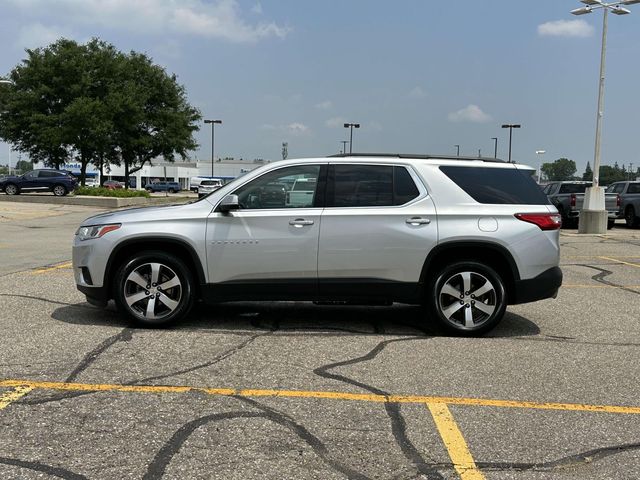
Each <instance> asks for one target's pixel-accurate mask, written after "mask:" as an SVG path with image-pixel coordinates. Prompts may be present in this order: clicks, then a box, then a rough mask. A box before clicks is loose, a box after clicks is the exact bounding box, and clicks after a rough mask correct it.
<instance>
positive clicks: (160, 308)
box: [113, 250, 195, 327]
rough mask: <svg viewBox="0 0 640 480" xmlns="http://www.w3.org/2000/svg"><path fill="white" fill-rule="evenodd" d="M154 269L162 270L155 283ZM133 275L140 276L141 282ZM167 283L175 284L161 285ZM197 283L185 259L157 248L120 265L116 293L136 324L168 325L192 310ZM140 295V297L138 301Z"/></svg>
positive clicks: (121, 305)
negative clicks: (145, 283) (153, 280)
mask: <svg viewBox="0 0 640 480" xmlns="http://www.w3.org/2000/svg"><path fill="white" fill-rule="evenodd" d="M154 265H159V267H154ZM154 268H157V272H158V273H157V274H156V275H157V277H158V281H157V282H156V284H155V285H154V284H153V283H152V275H153V273H152V272H153V269H154ZM136 274H137V275H139V277H137V276H136ZM132 278H137V280H138V281H136V280H134V279H132ZM176 279H177V284H175V283H176ZM142 281H144V282H148V283H147V285H142V284H141V283H140V282H142ZM144 282H143V283H144ZM167 284H170V285H172V286H171V287H170V288H164V289H163V288H160V287H162V285H167ZM173 284H175V285H173ZM194 285H195V284H194V281H193V277H192V276H191V273H190V271H189V268H188V267H187V265H185V263H184V262H183V261H182V260H180V259H179V258H178V257H175V256H173V255H170V254H167V253H164V252H161V251H155V250H154V251H149V252H142V253H139V254H137V255H134V256H133V257H131V258H129V259H128V260H127V261H125V262H124V263H123V264H122V265H121V266H120V267H119V268H118V270H117V272H116V275H115V278H114V284H113V292H114V298H115V301H116V305H117V306H118V310H119V311H120V312H122V313H124V314H125V315H126V316H127V317H128V318H129V319H130V320H131V321H133V323H134V324H136V325H138V326H142V327H165V326H168V325H171V324H172V323H175V322H177V321H178V320H180V319H182V318H184V317H185V316H186V315H187V314H188V313H189V311H190V310H191V308H192V307H193V303H194V298H195V291H194V289H195V286H194ZM154 296H155V298H154ZM138 297H140V298H139V299H138V300H136V298H138ZM165 302H166V303H165ZM169 302H171V303H169ZM150 303H152V305H151V307H149V304H150ZM150 308H151V310H150ZM149 312H151V314H149Z"/></svg>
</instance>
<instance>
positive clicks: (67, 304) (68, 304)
mask: <svg viewBox="0 0 640 480" xmlns="http://www.w3.org/2000/svg"><path fill="white" fill-rule="evenodd" d="M0 297H14V298H26V299H27V300H40V301H41V302H46V303H53V304H54V305H64V306H65V307H77V308H86V309H88V310H95V309H94V308H91V307H89V306H88V305H87V304H86V303H68V302H59V301H57V300H51V299H49V298H44V297H38V296H35V295H19V294H17V293H0Z"/></svg>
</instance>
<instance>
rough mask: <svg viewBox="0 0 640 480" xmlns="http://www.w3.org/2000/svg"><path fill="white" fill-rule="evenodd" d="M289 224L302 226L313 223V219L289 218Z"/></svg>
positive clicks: (297, 226)
mask: <svg viewBox="0 0 640 480" xmlns="http://www.w3.org/2000/svg"><path fill="white" fill-rule="evenodd" d="M289 225H291V226H293V227H296V228H302V227H304V226H305V225H313V220H305V219H304V218H296V219H295V220H289Z"/></svg>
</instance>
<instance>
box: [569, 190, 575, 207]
mask: <svg viewBox="0 0 640 480" xmlns="http://www.w3.org/2000/svg"><path fill="white" fill-rule="evenodd" d="M569 202H570V205H571V206H572V207H575V206H576V194H575V193H572V194H571V197H570V198H569Z"/></svg>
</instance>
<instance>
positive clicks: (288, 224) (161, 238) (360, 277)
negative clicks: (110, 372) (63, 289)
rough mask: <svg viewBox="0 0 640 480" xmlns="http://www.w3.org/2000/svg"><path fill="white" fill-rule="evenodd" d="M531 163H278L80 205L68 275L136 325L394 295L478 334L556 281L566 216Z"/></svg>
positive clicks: (403, 159) (362, 159) (553, 288)
mask: <svg viewBox="0 0 640 480" xmlns="http://www.w3.org/2000/svg"><path fill="white" fill-rule="evenodd" d="M532 172H533V169H531V168H530V167H527V166H523V165H516V164H513V163H504V162H501V161H496V160H494V159H479V158H460V157H451V158H447V157H442V156H437V157H436V156H419V155H377V154H362V155H347V156H337V157H328V158H312V159H303V160H286V161H281V162H275V163H271V164H268V165H265V166H263V167H261V168H258V169H256V170H254V171H252V172H251V173H249V174H247V175H245V176H243V177H241V178H238V179H236V180H235V181H233V182H231V183H229V184H227V185H225V186H224V187H222V188H220V189H219V190H216V191H215V192H213V193H211V194H210V195H208V196H206V197H204V198H202V199H200V200H198V201H196V202H193V203H190V204H186V205H179V206H165V207H152V208H142V209H132V210H125V211H119V212H112V213H106V214H102V215H97V216H94V217H91V218H88V219H87V220H85V221H84V222H83V223H82V225H81V226H80V228H79V229H78V231H77V233H76V237H75V241H74V246H73V269H74V273H75V279H76V283H77V286H78V289H79V290H80V291H81V292H83V293H84V294H85V295H86V296H87V300H88V301H89V302H90V303H92V304H94V305H100V306H104V305H106V303H107V302H108V301H109V300H111V299H114V300H115V302H116V304H117V306H118V308H119V310H120V311H121V312H122V313H124V314H125V315H126V316H128V317H129V318H130V319H132V320H134V321H135V322H136V323H138V324H142V325H146V326H159V325H165V324H168V323H171V322H174V321H177V320H179V319H181V318H183V317H185V315H187V314H188V313H189V310H190V309H191V307H192V306H193V304H194V302H195V301H197V300H203V301H206V302H213V303H216V302H223V301H234V300H309V301H316V302H326V301H331V302H348V303H352V304H353V303H355V304H365V305H366V304H373V303H375V304H380V302H402V303H408V304H421V305H424V306H425V307H426V313H425V320H435V321H437V322H439V323H440V324H441V325H442V326H443V327H444V328H445V329H447V330H448V331H450V332H453V333H457V334H462V335H465V334H467V335H472V334H480V333H483V332H486V331H488V330H489V329H491V328H493V327H494V326H495V325H496V324H497V323H498V322H499V321H500V320H501V319H502V317H503V316H504V312H505V309H506V307H507V305H510V304H517V303H524V302H531V301H535V300H540V299H543V298H549V297H555V295H556V293H557V291H558V288H559V287H560V285H561V283H562V272H561V270H560V268H559V267H558V263H559V229H560V226H561V220H560V216H559V215H558V212H557V210H556V209H555V207H553V206H552V205H550V204H549V203H548V200H547V198H546V196H545V195H544V194H543V193H542V191H541V190H540V188H539V187H538V186H537V185H536V183H535V182H534V180H533V179H532V175H531V174H532ZM301 185H304V188H302V187H301Z"/></svg>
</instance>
